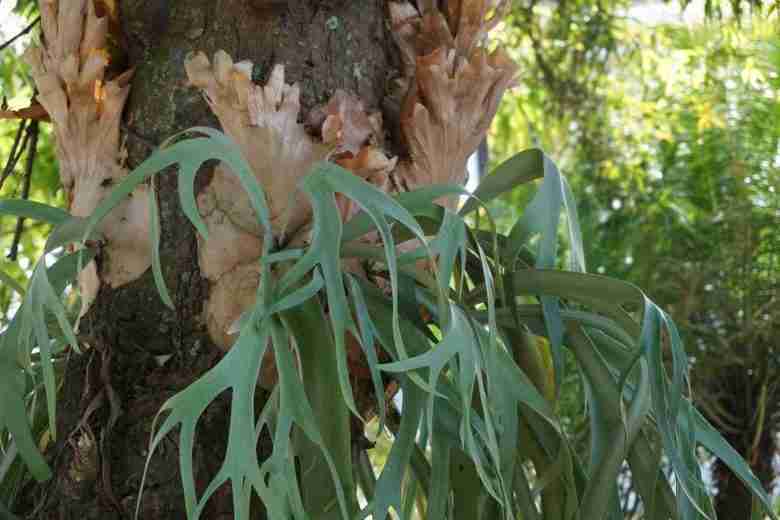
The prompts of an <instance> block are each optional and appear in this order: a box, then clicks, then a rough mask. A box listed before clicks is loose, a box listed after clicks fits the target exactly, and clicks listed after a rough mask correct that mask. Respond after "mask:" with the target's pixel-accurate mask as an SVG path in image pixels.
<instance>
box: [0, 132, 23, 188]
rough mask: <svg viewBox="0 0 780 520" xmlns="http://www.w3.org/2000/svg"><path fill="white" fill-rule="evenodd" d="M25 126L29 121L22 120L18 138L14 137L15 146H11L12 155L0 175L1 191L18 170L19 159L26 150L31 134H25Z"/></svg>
mask: <svg viewBox="0 0 780 520" xmlns="http://www.w3.org/2000/svg"><path fill="white" fill-rule="evenodd" d="M25 126H27V120H26V119H22V121H21V122H20V123H19V127H18V128H17V129H16V136H15V137H14V144H13V145H12V146H11V153H9V154H8V160H7V161H6V163H5V167H3V173H2V174H0V189H3V184H4V183H5V180H6V179H7V178H8V177H9V176H10V175H11V173H12V172H13V171H14V168H16V163H17V162H19V158H20V157H21V156H22V150H24V147H25V145H26V144H27V139H28V138H29V137H30V134H29V133H28V134H25V133H24V127H25ZM22 134H24V141H22ZM20 142H21V144H22V146H21V148H20V147H19V143H20Z"/></svg>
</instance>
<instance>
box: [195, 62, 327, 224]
mask: <svg viewBox="0 0 780 520" xmlns="http://www.w3.org/2000/svg"><path fill="white" fill-rule="evenodd" d="M185 67H186V70H187V75H188V76H189V79H190V82H191V83H192V84H193V85H195V86H196V87H199V88H201V89H202V90H203V92H204V94H205V96H206V100H207V101H208V103H209V105H210V106H211V109H212V111H213V112H214V114H216V116H217V118H218V119H219V122H220V123H221V125H222V128H223V129H224V130H225V133H227V134H228V135H229V136H230V137H231V138H232V139H233V140H234V141H235V142H236V143H237V144H238V146H239V147H240V148H241V151H242V153H243V154H244V156H245V157H246V158H247V160H248V162H249V164H250V165H251V166H252V170H253V172H254V174H255V176H256V177H257V179H258V181H259V182H260V184H261V185H262V186H263V188H264V189H265V192H266V196H267V198H268V204H269V207H270V210H271V224H272V227H273V231H274V234H276V235H278V236H280V235H289V234H294V233H295V232H296V231H298V230H299V229H300V228H301V227H302V226H304V225H305V224H306V223H307V222H308V221H309V220H310V218H311V210H310V208H309V204H308V202H307V201H306V200H305V198H304V197H303V196H302V195H301V194H300V193H299V192H298V189H297V184H298V181H299V180H300V179H301V178H302V177H304V176H305V175H306V174H307V173H308V172H309V170H310V169H311V167H312V166H313V165H314V163H316V162H317V161H320V160H323V159H325V158H326V157H327V155H328V152H329V149H328V147H327V146H324V145H323V144H322V143H319V142H317V141H316V140H315V139H314V138H313V137H311V136H309V135H308V134H307V133H306V131H305V130H304V126H303V125H302V124H300V123H298V113H299V110H300V102H299V95H300V92H299V89H298V86H297V85H295V84H293V85H290V84H287V83H285V81H284V66H282V65H277V66H275V67H274V69H273V71H272V72H271V75H270V78H269V79H268V82H267V83H266V84H265V85H264V86H261V85H255V84H254V83H252V79H251V77H252V63H251V62H248V61H243V62H239V63H233V60H232V59H231V58H230V56H228V54H227V53H226V52H224V51H218V52H217V53H216V54H215V55H214V62H213V63H210V62H209V60H208V58H207V57H206V55H205V54H203V53H197V54H194V55H192V56H189V57H188V58H187V59H186V60H185ZM231 195H233V194H231ZM245 207H246V209H247V210H248V211H251V209H250V208H249V202H248V200H247V201H246V204H245ZM253 216H254V215H253V214H252V215H250V216H249V218H251V217H253ZM236 218H241V216H240V215H237V216H236Z"/></svg>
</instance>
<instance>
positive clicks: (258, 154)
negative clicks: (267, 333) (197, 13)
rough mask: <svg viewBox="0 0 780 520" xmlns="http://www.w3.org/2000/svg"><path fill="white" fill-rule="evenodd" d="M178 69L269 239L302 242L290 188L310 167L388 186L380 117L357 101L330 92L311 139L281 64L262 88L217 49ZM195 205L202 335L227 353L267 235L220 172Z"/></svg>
mask: <svg viewBox="0 0 780 520" xmlns="http://www.w3.org/2000/svg"><path fill="white" fill-rule="evenodd" d="M185 68H186V71H187V75H188V77H189V80H190V82H191V83H192V84H193V85H194V86H196V87H198V88H200V89H202V90H203V92H204V95H205V97H206V100H207V101H208V103H209V105H210V107H211V109H212V111H213V112H214V114H215V115H216V116H217V118H218V119H219V121H220V123H221V124H222V127H223V129H224V130H225V132H226V133H227V134H228V135H229V136H230V137H231V138H232V139H233V140H234V141H235V142H236V143H237V144H238V146H239V147H240V149H241V152H242V154H243V155H244V157H246V158H247V161H248V163H249V165H250V166H251V168H252V171H253V173H254V174H255V176H256V178H257V180H258V181H259V183H260V184H261V185H262V186H263V188H264V190H265V193H266V197H267V202H268V205H269V208H270V210H271V227H272V232H273V233H274V235H275V237H274V238H275V239H280V238H284V239H285V241H286V242H288V243H292V244H296V243H300V242H301V241H303V240H305V239H306V238H307V233H308V230H309V227H310V223H311V222H310V221H311V207H310V205H309V202H308V200H306V199H305V198H304V197H303V196H302V194H301V193H300V192H299V191H298V183H299V181H300V180H301V178H303V177H304V176H305V175H307V174H308V173H309V172H310V170H311V169H312V167H313V166H314V164H315V163H316V162H318V161H322V160H325V159H328V158H331V159H333V160H335V161H336V162H337V163H338V164H340V165H342V166H344V167H345V168H347V169H349V170H351V171H352V172H353V173H355V174H356V175H359V176H361V177H363V178H364V179H367V180H369V181H370V182H373V183H374V184H376V185H380V186H383V185H385V184H386V183H387V180H388V174H389V172H390V171H392V169H393V168H394V166H395V160H391V159H388V158H387V157H386V156H385V155H384V153H382V152H381V151H379V150H378V148H377V146H376V143H377V142H378V141H379V140H381V137H382V136H381V134H382V128H381V126H382V125H381V117H379V116H377V115H376V114H367V113H366V110H365V108H364V105H363V102H362V101H361V100H360V99H359V98H357V97H356V96H354V95H352V94H349V93H347V92H344V91H337V92H336V93H335V94H334V96H333V97H332V98H331V99H330V101H329V102H328V103H326V104H325V105H323V106H322V107H319V108H317V109H315V110H313V111H312V113H311V114H310V116H309V119H308V125H309V126H310V127H313V129H314V131H315V133H317V134H319V135H320V136H321V139H320V138H318V137H314V136H312V135H309V134H308V133H307V132H306V130H305V128H304V125H303V124H300V123H298V116H299V110H300V103H299V90H298V87H297V85H294V84H293V85H290V84H287V83H286V82H285V80H284V67H283V66H281V65H277V66H276V67H274V69H273V70H272V72H271V75H270V77H269V79H268V81H267V83H266V84H265V85H256V84H254V83H253V82H252V79H251V78H252V63H251V62H248V61H242V62H239V63H234V62H233V60H232V59H231V58H230V56H228V55H227V53H225V52H223V51H219V52H217V53H216V54H215V55H214V60H213V62H211V61H209V59H208V58H207V57H206V56H205V55H204V54H203V53H197V54H193V55H191V56H189V57H187V59H186V60H185ZM339 203H340V205H341V206H342V212H343V213H342V214H343V216H344V218H345V219H347V218H349V216H351V215H352V214H353V213H354V212H355V211H356V208H353V207H352V206H351V205H350V204H349V203H348V201H347V200H346V199H339ZM198 206H199V210H200V212H201V214H202V215H203V217H204V220H205V222H206V226H207V228H208V230H209V239H208V240H205V239H203V238H202V237H201V238H199V247H198V249H199V253H198V254H199V262H200V268H201V271H202V273H203V274H204V275H205V276H206V277H207V278H208V279H209V280H210V282H211V296H210V298H209V302H208V303H207V306H206V313H207V322H208V328H209V332H210V334H211V337H212V339H213V340H214V341H215V343H217V345H219V346H220V347H221V348H224V349H227V348H229V347H230V346H231V345H232V343H233V341H234V340H235V336H234V335H232V334H231V333H230V330H231V327H232V326H233V325H234V323H235V322H236V320H238V318H239V317H240V315H241V314H242V313H243V312H244V311H245V310H247V309H248V308H249V307H250V306H251V304H252V303H253V302H254V296H255V290H256V288H257V285H258V283H259V271H258V269H257V265H258V259H259V258H260V256H261V254H262V243H263V240H264V239H266V237H264V236H263V230H262V229H261V227H260V224H259V221H258V219H257V216H256V215H255V214H254V210H253V209H252V206H251V204H250V201H249V198H248V197H247V195H246V193H245V191H244V190H243V188H242V187H241V185H240V183H239V181H238V179H237V178H236V177H235V176H233V175H232V174H231V172H230V171H228V170H227V169H226V167H224V166H218V167H217V168H216V169H215V171H214V174H213V176H212V179H211V181H210V183H209V185H208V186H207V187H206V188H205V190H204V191H203V192H202V193H201V194H200V195H199V196H198Z"/></svg>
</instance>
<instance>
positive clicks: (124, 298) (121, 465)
mask: <svg viewBox="0 0 780 520" xmlns="http://www.w3.org/2000/svg"><path fill="white" fill-rule="evenodd" d="M384 9H385V6H384V2H382V1H381V0H361V1H344V0H330V1H320V0H289V1H278V0H177V1H175V2H172V1H169V0H144V1H142V0H121V1H120V2H119V9H118V21H119V27H121V37H119V38H118V39H119V40H120V41H121V42H122V43H123V46H125V47H126V50H127V58H128V61H129V66H130V67H133V68H134V69H135V74H134V76H133V80H132V86H131V91H130V98H129V101H128V104H127V106H126V111H125V116H124V118H123V121H124V125H123V134H124V137H125V139H126V147H127V150H128V164H129V166H130V167H133V166H135V165H137V164H139V163H140V162H141V161H142V160H143V159H144V158H146V157H147V156H148V155H149V154H150V152H151V151H152V150H154V149H155V148H156V147H157V146H158V145H159V144H160V143H161V142H162V141H163V140H164V139H166V138H167V137H169V136H171V135H173V134H175V133H176V132H178V131H181V130H184V129H186V128H189V127H191V126H195V125H207V126H218V124H217V121H216V118H215V117H214V116H213V115H212V113H211V111H210V110H209V108H208V106H207V104H206V102H205V101H204V99H203V96H202V94H201V93H200V91H199V90H198V89H195V88H192V87H190V86H189V85H188V82H187V79H186V75H185V70H184V59H185V56H187V55H188V53H190V52H192V51H204V52H205V53H206V54H207V55H208V56H212V55H213V54H214V52H215V51H217V50H219V49H224V50H225V51H227V53H228V54H230V55H231V56H232V57H234V58H235V59H236V61H238V60H243V59H249V60H252V61H253V62H254V63H255V68H254V70H253V79H254V80H255V81H257V82H264V81H265V80H266V78H267V76H268V74H269V72H270V71H271V69H272V67H273V65H275V64H280V63H281V64H284V65H285V72H286V78H287V81H288V82H290V83H292V82H298V83H299V85H300V87H301V104H302V114H303V115H304V117H305V115H306V114H307V112H308V111H309V110H310V109H311V108H312V107H313V106H315V105H318V104H320V103H323V102H325V101H327V99H329V98H330V96H331V95H332V94H333V92H334V91H335V89H337V88H340V89H344V90H348V91H351V92H354V93H355V94H357V95H358V96H359V97H360V98H361V99H362V101H363V102H364V103H365V105H366V107H367V108H373V109H379V108H381V106H382V100H383V98H384V96H385V85H386V83H387V80H388V78H391V77H392V74H393V71H394V69H395V67H397V62H398V60H397V59H396V58H397V54H398V50H397V48H396V47H395V45H394V44H393V43H392V39H391V37H390V35H389V34H388V32H387V30H386V24H385V12H384ZM389 147H391V148H396V149H397V147H398V146H397V143H390V145H389ZM279 174H280V175H283V174H284V172H279ZM209 176H210V172H209V171H203V172H201V173H200V175H199V180H198V183H197V185H196V187H198V186H199V187H200V188H203V186H204V185H205V184H206V183H207V181H208V178H209ZM157 189H158V201H159V207H160V219H161V246H160V251H161V258H162V265H163V273H164V277H165V280H166V282H167V284H168V288H169V290H170V292H171V296H172V298H173V301H174V303H175V310H170V309H168V308H167V307H165V306H164V305H163V303H162V301H161V299H160V297H159V295H158V292H157V289H156V288H155V285H154V282H153V279H152V275H151V272H146V274H144V275H143V276H142V277H141V278H140V279H138V280H136V281H134V282H132V283H130V284H128V285H125V286H123V287H121V288H119V289H110V288H108V287H107V286H105V285H104V286H102V287H101V289H100V292H99V294H98V297H97V300H96V301H95V303H94V304H93V305H92V307H91V308H90V311H89V313H88V315H87V316H85V317H84V318H83V319H82V321H81V325H80V333H81V336H82V338H83V340H84V342H85V352H84V354H82V355H77V354H73V355H71V356H70V358H69V361H68V363H67V367H66V368H65V373H66V375H65V378H64V384H63V386H62V388H61V389H60V394H59V402H58V421H57V423H58V424H57V431H58V438H57V440H56V442H55V443H53V444H52V445H51V446H49V448H48V449H47V453H46V455H47V457H48V459H49V462H50V463H51V465H52V467H53V471H54V477H53V479H52V480H51V481H49V482H46V483H43V484H41V485H31V486H29V487H28V488H27V489H26V490H25V496H24V499H23V501H22V503H23V505H24V507H23V510H22V511H20V515H22V516H25V517H27V518H58V519H71V518H78V519H91V518H94V519H98V518H99V519H101V520H108V519H120V518H131V517H132V515H133V512H134V508H135V506H136V501H137V499H138V493H139V489H140V485H141V477H142V474H143V472H144V464H145V463H146V456H147V447H148V443H149V439H150V433H151V432H152V429H153V420H154V418H155V414H156V413H157V411H158V409H159V408H160V406H161V405H162V404H163V402H164V401H165V400H166V399H167V398H169V397H171V396H172V395H173V394H174V393H176V392H177V391H179V390H181V389H183V388H184V387H186V386H187V385H188V384H189V383H191V382H192V381H193V380H194V379H195V378H197V377H198V375H199V374H202V373H203V372H204V371H205V370H207V369H208V368H209V367H211V366H213V365H214V364H215V362H216V361H218V360H219V358H220V356H221V351H220V350H219V349H218V348H217V347H215V346H214V344H213V343H212V341H211V339H210V338H209V335H208V333H207V331H206V326H205V323H204V317H203V316H204V312H203V311H204V309H203V302H204V301H205V300H206V299H207V298H208V292H209V285H208V282H206V281H205V280H204V278H203V277H202V276H201V273H200V272H199V268H198V261H197V259H198V257H197V239H196V235H195V232H194V230H193V228H192V226H191V225H190V224H189V222H188V221H187V220H186V218H185V216H184V215H183V213H182V211H181V208H180V206H179V200H178V194H177V179H176V176H175V175H173V174H166V175H160V176H158V179H157ZM87 344H88V346H87ZM227 412H228V401H227V400H223V401H218V402H216V403H214V404H213V405H212V406H211V407H210V408H209V409H208V410H207V411H206V412H205V413H204V415H203V417H202V418H201V421H200V422H199V431H198V438H197V441H198V443H197V444H196V446H195V449H194V453H195V467H194V473H195V478H196V482H197V485H198V486H199V487H200V489H199V491H200V490H202V489H203V487H204V486H205V485H206V484H207V483H208V482H209V480H210V478H211V477H212V476H213V475H214V473H215V472H216V470H217V469H218V468H219V466H220V464H221V461H222V457H223V455H224V449H225V440H226V434H227V427H228V424H227V420H228V415H227ZM176 439H177V437H176V436H175V435H174V436H170V437H169V438H168V439H167V440H166V441H165V442H164V443H163V445H162V447H161V448H158V450H157V452H156V453H155V455H154V457H153V458H152V459H151V463H150V466H149V469H148V474H147V476H146V483H145V488H144V496H143V501H142V502H141V506H140V513H139V518H143V519H144V520H153V519H158V518H159V519H163V518H164V519H171V518H185V511H184V501H183V493H182V484H181V478H180V476H179V470H178V468H179V462H178V449H177V446H176ZM261 444H262V443H261ZM267 447H268V446H267V443H266V445H265V448H267ZM263 449H264V447H263V446H261V450H263ZM258 509H259V508H258ZM231 517H232V502H231V497H230V491H229V487H223V489H222V490H221V491H220V492H218V493H217V494H216V495H215V496H214V497H213V498H212V499H211V501H210V504H209V508H208V509H207V510H206V512H205V514H204V515H203V516H202V518H208V519H212V518H231Z"/></svg>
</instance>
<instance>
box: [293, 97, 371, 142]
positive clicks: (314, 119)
mask: <svg viewBox="0 0 780 520" xmlns="http://www.w3.org/2000/svg"><path fill="white" fill-rule="evenodd" d="M308 124H309V126H312V127H314V128H316V129H321V132H322V141H323V142H324V143H325V144H326V145H329V146H332V147H334V153H335V154H342V153H344V152H349V153H351V154H352V155H357V154H358V152H359V151H360V148H361V147H362V146H363V145H364V144H366V142H367V141H368V140H369V138H370V137H371V136H372V135H373V134H374V130H375V129H374V125H373V124H372V121H371V118H370V116H369V115H368V114H366V109H365V106H363V102H362V101H361V100H360V98H358V97H357V96H355V95H354V94H352V93H349V92H346V91H344V90H341V89H339V90H336V92H335V93H334V94H333V97H331V98H330V101H328V103H327V104H325V105H323V106H320V107H317V108H315V109H314V110H312V112H311V114H309V121H308Z"/></svg>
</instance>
